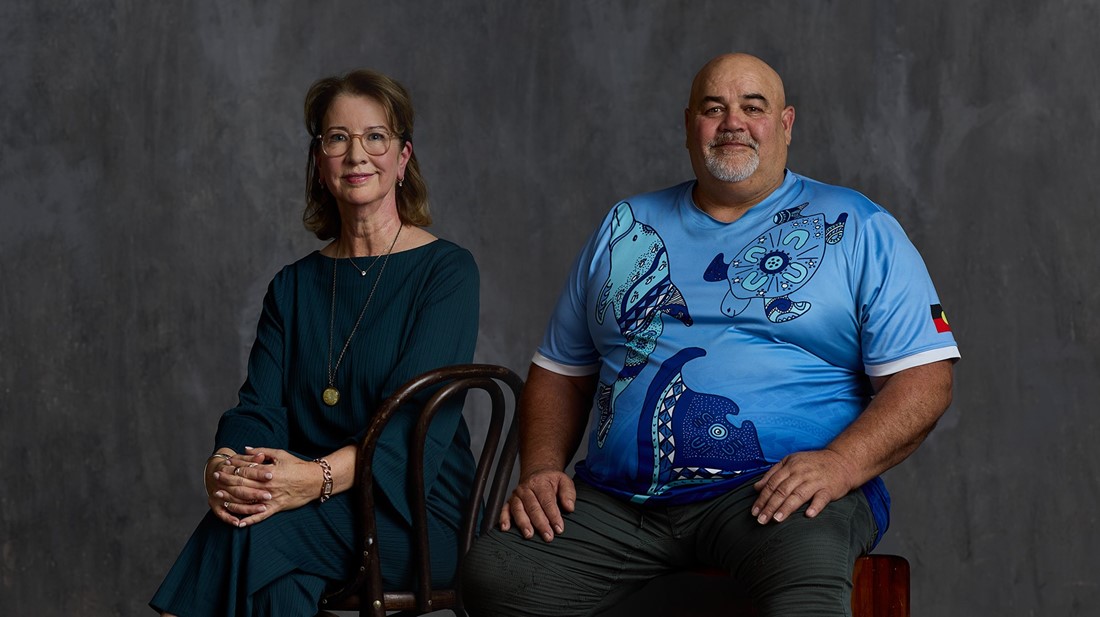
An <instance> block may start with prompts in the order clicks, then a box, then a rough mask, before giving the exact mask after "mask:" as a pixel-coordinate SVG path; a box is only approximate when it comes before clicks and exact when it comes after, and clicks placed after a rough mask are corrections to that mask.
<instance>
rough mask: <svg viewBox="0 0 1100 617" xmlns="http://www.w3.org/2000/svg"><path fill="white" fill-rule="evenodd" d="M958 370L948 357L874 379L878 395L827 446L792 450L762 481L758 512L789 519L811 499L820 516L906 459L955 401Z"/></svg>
mask: <svg viewBox="0 0 1100 617" xmlns="http://www.w3.org/2000/svg"><path fill="white" fill-rule="evenodd" d="M952 372H953V362H952V361H950V360H943V361H940V362H933V363H932V364H925V365H922V366H915V367H913V368H909V369H906V370H904V371H901V372H898V373H895V374H893V375H889V376H887V377H880V378H872V380H871V383H872V385H873V386H874V388H875V390H876V391H877V392H878V393H877V394H876V395H875V398H874V399H872V400H871V404H870V405H868V406H867V408H866V409H865V410H863V413H861V414H860V415H859V417H858V418H856V420H855V422H852V424H851V425H850V426H849V427H848V428H847V429H845V430H844V432H842V433H841V434H840V435H838V436H837V437H836V439H834V440H833V441H832V442H831V443H830V444H829V445H828V446H826V447H825V449H824V450H814V451H807V452H795V453H793V454H790V455H788V456H786V457H784V458H783V460H781V461H779V462H778V463H776V464H775V465H774V466H773V467H772V468H771V469H769V470H768V472H767V473H765V474H764V476H763V477H762V478H761V479H760V480H759V481H757V482H756V484H755V487H756V489H757V490H758V491H760V495H759V496H758V497H757V499H756V503H754V504H753V508H752V514H753V516H755V517H757V520H758V521H759V522H760V523H761V524H763V523H767V522H768V521H769V520H775V521H783V520H785V519H786V518H787V517H788V516H790V515H791V514H792V513H793V512H794V511H795V510H797V509H798V508H800V507H801V506H802V504H804V503H806V502H809V504H810V505H809V507H807V508H806V516H809V517H814V516H817V514H818V513H819V512H821V510H822V509H823V508H824V507H825V506H826V505H828V504H829V503H830V502H832V501H835V500H837V499H840V498H841V497H843V496H845V495H847V494H848V493H849V492H851V491H853V490H855V489H857V488H859V487H860V486H863V485H864V484H865V483H867V482H868V481H870V480H871V479H872V478H874V477H875V476H877V475H879V474H881V473H882V472H884V471H886V470H887V469H889V468H891V467H893V466H894V465H897V464H898V463H900V462H901V461H903V460H905V458H906V457H908V456H909V455H910V454H912V453H913V451H914V450H916V449H917V446H919V445H920V444H921V442H922V441H924V438H925V437H926V436H927V435H928V433H929V432H931V430H932V428H933V427H934V426H935V425H936V422H937V421H938V420H939V419H940V416H942V415H943V412H945V411H946V410H947V407H948V406H949V405H950V404H951V386H952V379H953V377H952Z"/></svg>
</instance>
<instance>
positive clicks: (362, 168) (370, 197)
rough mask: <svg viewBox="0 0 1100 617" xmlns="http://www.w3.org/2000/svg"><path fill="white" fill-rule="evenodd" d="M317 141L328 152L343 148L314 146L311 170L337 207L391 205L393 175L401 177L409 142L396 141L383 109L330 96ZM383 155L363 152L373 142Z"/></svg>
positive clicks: (349, 97) (361, 100) (363, 99)
mask: <svg viewBox="0 0 1100 617" xmlns="http://www.w3.org/2000/svg"><path fill="white" fill-rule="evenodd" d="M321 135H322V142H323V143H325V144H327V145H326V148H327V149H328V150H329V151H330V152H334V151H337V150H339V149H342V148H344V147H346V148H347V152H344V153H343V154H341V155H339V156H329V155H327V154H325V152H324V150H322V149H320V148H318V150H317V153H316V157H317V169H318V170H319V171H320V173H321V180H322V181H323V182H324V184H325V187H326V188H328V190H329V192H331V193H332V195H333V197H335V198H336V202H337V203H338V204H340V206H341V207H344V206H366V205H380V204H382V203H384V201H385V200H390V201H391V202H392V203H394V204H396V199H395V190H396V186H397V181H398V179H403V178H404V177H405V165H406V164H408V162H409V157H410V156H412V144H411V143H405V144H404V145H402V143H401V138H400V137H398V136H396V135H395V134H394V132H393V130H392V128H391V127H390V126H389V122H388V121H387V120H386V111H385V109H383V107H382V106H381V105H380V104H378V102H377V101H375V100H374V99H372V98H370V97H367V96H359V95H354V94H341V95H338V96H337V97H336V98H334V99H333V100H332V104H331V105H329V108H328V111H327V112H326V113H325V117H324V119H323V121H322V122H321ZM380 142H384V143H385V145H386V146H387V149H386V151H385V153H383V154H371V153H369V152H367V148H368V146H369V147H370V148H371V149H372V150H374V149H376V148H379V147H380V146H379V143H380Z"/></svg>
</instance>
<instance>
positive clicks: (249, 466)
mask: <svg viewBox="0 0 1100 617" xmlns="http://www.w3.org/2000/svg"><path fill="white" fill-rule="evenodd" d="M256 465H259V463H249V464H248V468H249V469H252V468H253V467H255V466H256Z"/></svg>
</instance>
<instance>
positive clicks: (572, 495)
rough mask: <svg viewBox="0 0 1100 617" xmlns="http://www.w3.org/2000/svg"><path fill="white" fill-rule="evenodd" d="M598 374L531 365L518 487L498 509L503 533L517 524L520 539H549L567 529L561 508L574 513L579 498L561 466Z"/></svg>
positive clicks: (577, 435) (582, 424) (577, 437)
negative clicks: (567, 372) (576, 374)
mask: <svg viewBox="0 0 1100 617" xmlns="http://www.w3.org/2000/svg"><path fill="white" fill-rule="evenodd" d="M598 378H599V375H598V374H593V375H586V376H584V377H569V376H566V375H559V374H557V373H554V372H552V371H548V370H546V369H544V368H542V367H539V366H536V365H534V364H532V365H531V369H530V370H529V371H528V373H527V383H526V385H524V387H523V395H522V396H521V397H520V403H519V414H520V417H519V422H520V424H519V430H520V432H519V435H520V445H519V461H520V474H519V485H518V486H516V490H515V491H513V492H512V496H511V497H510V498H509V499H508V502H507V503H505V504H504V508H503V509H502V510H501V512H500V528H501V530H502V531H508V529H509V528H510V527H511V526H512V524H515V526H516V529H518V530H519V531H520V533H522V534H523V537H525V538H530V537H532V536H533V535H534V533H536V532H537V533H538V534H539V535H540V536H541V537H542V539H543V540H545V541H547V542H549V541H551V540H552V539H553V538H554V534H555V533H561V532H562V531H564V530H565V521H564V519H563V518H562V515H561V510H562V509H564V510H565V511H566V512H572V511H573V504H574V501H575V500H576V497H577V491H576V488H575V487H574V486H573V480H572V478H570V477H569V476H567V475H566V474H565V466H566V465H568V464H569V461H570V460H572V458H573V455H574V454H576V452H577V446H579V445H580V442H581V438H582V437H584V431H585V428H586V427H587V426H588V414H589V411H590V410H591V408H592V394H593V392H595V389H596V382H597V380H598ZM559 503H560V509H559Z"/></svg>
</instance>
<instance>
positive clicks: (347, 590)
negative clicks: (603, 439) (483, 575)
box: [321, 364, 523, 617]
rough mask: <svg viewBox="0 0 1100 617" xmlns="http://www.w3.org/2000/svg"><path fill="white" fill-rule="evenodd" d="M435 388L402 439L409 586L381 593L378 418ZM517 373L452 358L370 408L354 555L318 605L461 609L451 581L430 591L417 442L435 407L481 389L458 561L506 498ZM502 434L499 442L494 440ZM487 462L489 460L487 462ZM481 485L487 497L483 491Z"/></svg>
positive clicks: (519, 384) (365, 609)
mask: <svg viewBox="0 0 1100 617" xmlns="http://www.w3.org/2000/svg"><path fill="white" fill-rule="evenodd" d="M433 387H438V390H436V391H435V392H434V393H433V394H432V395H431V397H430V398H429V399H428V401H427V402H426V403H425V404H424V406H423V407H422V408H420V410H419V416H418V419H417V423H416V428H415V430H414V431H413V433H412V437H411V439H412V443H410V444H409V468H408V469H409V487H410V490H411V491H412V494H411V495H410V499H409V503H410V508H411V510H412V516H413V531H414V534H415V536H416V541H417V545H416V546H415V547H414V560H413V563H414V565H415V568H416V580H417V588H416V589H415V590H410V591H400V592H392V591H391V592H383V590H382V568H381V559H385V556H384V555H379V552H378V544H377V542H376V537H377V529H376V523H375V516H374V478H373V476H372V474H371V469H372V462H373V460H374V451H375V446H376V445H377V443H378V438H379V437H380V436H381V435H382V431H383V429H384V428H385V427H386V423H387V422H389V420H390V418H391V417H392V416H393V414H394V413H395V412H396V411H397V410H398V409H400V408H401V407H402V406H404V405H406V404H407V403H409V402H410V401H411V400H413V399H414V397H416V396H417V394H419V393H421V392H422V391H424V390H425V389H428V388H433ZM522 388H523V380H522V379H520V377H519V376H518V375H516V374H515V373H514V372H512V371H511V370H509V369H507V368H505V367H503V366H496V365H492V364H460V365H455V366H448V367H444V368H440V369H436V370H433V371H429V372H427V373H424V374H422V375H420V376H418V377H416V378H414V379H412V380H411V381H409V382H408V383H407V384H405V385H404V386H402V387H401V388H399V389H398V390H397V391H396V392H394V393H393V395H391V396H390V397H389V398H388V399H386V400H385V402H383V403H382V405H381V406H380V407H379V408H378V410H377V411H376V412H375V414H374V417H373V418H372V420H371V425H370V427H369V428H368V429H367V432H366V435H365V436H364V437H363V441H362V443H361V444H360V447H359V458H358V460H357V462H356V466H357V468H356V472H355V473H356V477H357V480H358V481H357V485H356V491H357V492H358V498H359V501H358V503H359V517H360V520H361V524H362V529H361V532H362V542H361V548H362V552H361V562H360V564H359V570H358V571H357V572H355V573H354V577H353V578H352V579H351V580H350V581H349V582H348V583H347V584H346V585H345V586H344V587H343V588H341V589H339V590H338V591H336V592H334V593H332V594H330V595H328V596H326V597H325V598H324V599H323V600H322V601H321V608H322V609H325V610H351V611H359V614H360V615H374V616H376V617H383V616H384V615H386V613H387V611H403V612H402V613H401V614H403V615H420V614H423V613H428V612H431V611H436V610H441V609H445V608H450V609H453V610H454V611H455V612H456V613H457V614H463V611H462V597H461V593H460V592H459V590H458V588H457V582H456V584H455V588H452V589H442V590H436V589H432V585H431V580H432V577H431V559H430V547H429V546H428V533H427V529H428V518H427V517H428V515H427V504H426V500H425V495H424V442H425V439H426V437H427V434H428V427H429V426H430V425H431V422H432V419H433V418H434V417H435V414H436V412H437V411H438V410H439V409H440V408H441V407H442V406H443V405H444V403H446V402H447V401H449V400H451V399H452V398H453V397H455V396H463V395H465V393H466V392H468V391H470V390H484V391H485V392H486V393H487V394H488V395H489V399H490V402H491V405H490V414H491V415H490V418H489V425H488V428H487V429H486V432H485V445H484V446H483V448H482V451H481V456H480V457H479V459H478V464H477V470H476V472H475V475H474V484H473V486H472V487H471V493H470V499H469V500H468V502H467V504H466V510H465V512H464V513H463V522H462V532H461V535H460V536H459V538H458V541H459V553H458V554H459V568H461V566H462V559H463V557H464V556H465V554H466V551H468V550H469V549H470V545H471V544H472V543H473V540H474V538H475V536H476V535H477V534H478V533H485V532H486V531H488V529H489V527H490V526H491V525H492V524H493V522H494V521H495V520H496V516H497V513H499V512H500V509H501V507H502V506H503V505H504V500H505V499H506V497H507V494H508V493H507V491H508V487H509V482H510V480H511V477H512V469H513V467H514V466H515V461H516V454H517V451H518V437H517V434H516V422H515V414H514V406H515V404H516V403H518V401H519V396H520V391H521V390H522ZM506 389H507V390H509V391H510V393H511V400H512V406H513V420H512V422H511V423H510V426H509V429H508V432H507V434H506V435H505V433H504V424H505V418H506V415H507V414H506V410H507V407H508V401H507V400H506V397H505V390H506ZM502 438H503V447H501V443H502ZM494 463H495V465H494ZM486 487H488V489H489V492H488V501H487V502H485V500H484V498H485V490H486ZM483 502H485V510H484V512H485V514H484V516H482V517H481V525H480V527H479V526H478V519H479V517H478V514H479V513H480V512H481V507H482V503H483Z"/></svg>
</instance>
